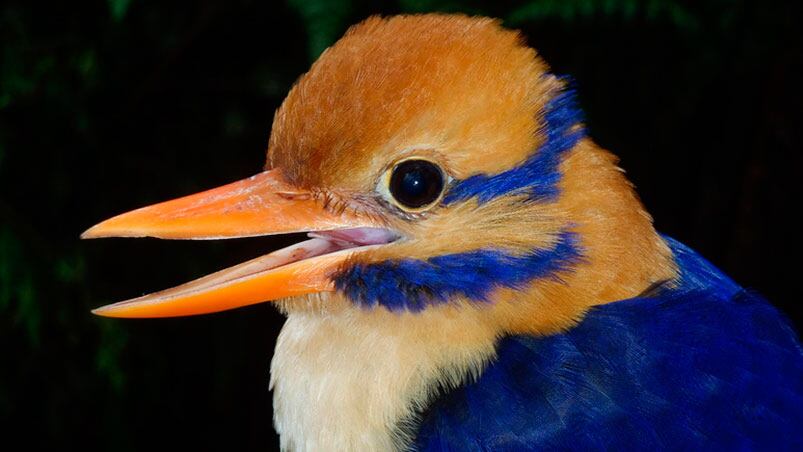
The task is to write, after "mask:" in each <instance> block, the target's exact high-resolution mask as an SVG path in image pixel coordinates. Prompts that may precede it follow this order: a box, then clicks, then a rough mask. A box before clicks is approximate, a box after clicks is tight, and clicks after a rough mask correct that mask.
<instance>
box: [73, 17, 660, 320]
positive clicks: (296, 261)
mask: <svg viewBox="0 0 803 452" xmlns="http://www.w3.org/2000/svg"><path fill="white" fill-rule="evenodd" d="M301 231H307V232H310V236H311V238H310V239H309V240H307V241H304V242H302V243H299V244H297V245H294V246H291V247H289V248H286V249H283V250H279V251H276V252H274V253H271V254H268V255H266V256H263V257H260V258H257V259H255V260H253V261H250V262H247V263H244V264H241V265H238V266H235V267H233V268H230V269H227V270H223V271H221V272H218V273H215V274H212V275H209V276H206V277H204V278H201V279H199V280H196V281H193V282H191V283H188V284H185V285H183V286H179V287H176V288H174V289H169V290H166V291H163V292H159V293H155V294H151V295H147V296H144V297H141V298H138V299H134V300H130V301H124V302H121V303H117V304H113V305H110V306H106V307H103V308H100V309H98V310H96V311H95V312H96V313H97V314H100V315H106V316H112V317H160V316H175V315H187V314H198V313H206V312H213V311H219V310H224V309H230V308H234V307H238V306H243V305H247V304H253V303H258V302H263V301H268V300H282V303H283V306H284V308H285V309H287V310H291V311H292V310H304V309H310V306H314V307H315V309H321V310H324V311H326V310H343V309H358V310H366V309H367V310H387V311H400V312H408V313H413V314H423V313H426V312H427V311H429V310H432V309H444V307H446V306H448V309H457V310H460V309H471V310H479V311H482V312H484V313H485V314H486V315H487V316H488V317H489V318H494V319H496V320H495V321H498V322H501V323H502V324H503V328H504V329H507V330H521V329H535V330H540V331H543V330H548V329H554V328H560V327H563V326H566V325H567V324H568V323H569V322H571V321H573V320H574V319H576V318H577V317H578V316H580V315H581V314H582V312H583V311H584V309H585V308H587V307H588V306H591V305H593V304H596V303H602V302H606V301H612V300H616V299H620V298H623V297H625V296H632V295H635V294H637V293H638V292H639V291H640V290H643V289H645V288H646V287H647V286H649V285H650V284H651V283H654V282H656V281H659V280H662V279H666V278H668V277H671V275H672V272H673V266H672V263H671V258H670V257H669V251H668V249H667V248H666V246H665V245H664V244H663V242H662V241H661V239H660V238H659V237H658V236H657V235H656V234H655V231H654V230H653V228H652V225H651V221H650V219H649V216H648V215H647V214H646V213H644V211H643V209H642V208H641V205H640V203H639V202H638V200H637V198H636V196H635V195H634V194H633V191H632V188H631V187H630V185H629V184H628V183H627V181H626V180H625V179H624V177H623V175H622V174H621V172H620V171H619V170H618V169H617V168H616V165H615V159H614V158H613V157H612V156H611V155H610V154H608V153H607V152H605V151H602V150H600V149H599V148H597V147H596V146H595V145H594V144H593V143H592V142H591V141H590V140H589V139H588V138H587V137H586V136H585V134H584V127H583V124H582V118H581V115H580V112H579V110H578V107H577V105H576V103H575V99H574V97H573V94H572V91H571V90H570V89H568V87H567V86H566V82H565V81H563V80H562V79H560V78H559V77H556V76H553V75H551V74H550V73H549V70H548V67H547V65H546V64H545V63H544V62H543V61H542V60H541V59H540V58H538V57H537V55H536V53H535V51H534V50H532V49H531V48H529V47H527V46H526V45H524V44H523V42H522V39H521V37H520V35H519V34H518V33H516V32H513V31H509V30H505V29H503V28H502V27H500V26H499V24H498V23H497V22H496V21H493V20H489V19H480V18H470V17H465V16H446V15H424V16H399V17H393V18H389V19H382V18H371V19H368V20H366V21H365V22H363V23H362V24H360V25H357V26H355V27H353V28H352V29H350V30H349V31H348V32H347V33H346V35H345V36H344V37H343V38H342V39H341V40H340V41H338V42H337V43H336V44H335V45H334V46H332V47H331V48H329V49H328V50H326V51H325V52H324V53H323V55H322V56H321V57H320V59H319V60H318V61H317V62H316V63H315V64H313V66H312V68H311V69H310V71H309V72H308V73H307V74H305V75H304V76H302V77H301V79H300V80H299V81H298V83H297V84H296V85H295V86H294V87H293V88H292V90H291V91H290V93H289V95H288V96H287V99H286V100H285V101H284V103H283V105H282V106H281V107H280V108H279V110H278V111H277V113H276V115H275V118H274V122H273V129H272V132H271V137H270V142H269V148H268V163H267V166H266V170H265V171H264V172H262V173H259V174H257V175H256V176H253V177H251V178H249V179H245V180H242V181H239V182H235V183H233V184H230V185H227V186H224V187H220V188H217V189H213V190H210V191H206V192H203V193H199V194H196V195H192V196H188V197H184V198H180V199H176V200H173V201H168V202H165V203H161V204H157V205H153V206H149V207H145V208H142V209H139V210H135V211H132V212H129V213H126V214H123V215H120V216H117V217H114V218H112V219H110V220H107V221H105V222H102V223H100V224H99V225H97V226H95V227H93V228H91V229H89V230H88V231H87V232H85V233H84V237H86V238H95V237H110V236H126V237H141V236H152V237H160V238H172V239H219V238H230V237H244V236H258V235H269V234H281V233H290V232H301Z"/></svg>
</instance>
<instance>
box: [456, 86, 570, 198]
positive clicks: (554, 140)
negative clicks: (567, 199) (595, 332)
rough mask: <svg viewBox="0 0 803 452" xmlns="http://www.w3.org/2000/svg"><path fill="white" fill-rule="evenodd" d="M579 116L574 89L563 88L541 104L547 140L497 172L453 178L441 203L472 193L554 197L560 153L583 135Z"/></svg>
mask: <svg viewBox="0 0 803 452" xmlns="http://www.w3.org/2000/svg"><path fill="white" fill-rule="evenodd" d="M582 120H583V115H582V112H581V111H580V109H579V108H578V106H577V101H576V98H575V93H574V91H573V90H571V89H567V90H565V91H562V92H561V93H559V94H558V95H556V96H555V97H554V98H552V99H551V100H550V101H549V102H548V103H547V105H546V107H544V130H543V133H544V135H545V137H546V140H545V141H544V144H542V145H541V146H540V147H539V148H538V149H537V150H536V152H534V153H533V155H531V156H530V157H529V158H528V159H527V161H525V162H524V163H523V164H521V165H519V166H517V167H516V168H513V169H510V170H508V171H504V172H502V173H499V174H495V175H487V174H477V175H474V176H471V177H469V178H467V179H464V180H460V181H456V182H454V183H453V185H452V187H451V188H450V189H449V193H447V194H446V196H445V197H444V199H443V203H444V204H446V205H449V204H452V203H455V202H458V201H465V200H467V199H470V198H472V197H475V196H476V197H477V200H478V201H479V202H480V203H483V202H487V201H490V200H491V199H494V198H496V197H499V196H502V195H506V194H509V193H513V192H525V193H529V195H530V197H531V198H533V199H537V200H540V199H544V200H550V199H554V197H555V196H557V194H558V187H557V185H558V182H559V181H560V172H559V171H558V167H559V165H560V161H561V156H562V155H563V154H564V153H565V152H566V151H568V150H570V149H572V148H573V147H574V146H575V145H576V144H577V142H578V141H580V139H581V138H582V137H583V136H584V135H585V131H584V129H583V127H582V124H581V123H582Z"/></svg>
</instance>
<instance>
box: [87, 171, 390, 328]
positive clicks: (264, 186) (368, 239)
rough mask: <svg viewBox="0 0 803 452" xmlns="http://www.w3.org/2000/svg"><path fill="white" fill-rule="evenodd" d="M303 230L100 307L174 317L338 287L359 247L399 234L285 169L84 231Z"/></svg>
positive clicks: (182, 235) (201, 234)
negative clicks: (249, 256) (294, 239)
mask: <svg viewBox="0 0 803 452" xmlns="http://www.w3.org/2000/svg"><path fill="white" fill-rule="evenodd" d="M303 231H308V232H312V234H310V235H311V236H312V238H311V239H310V240H307V241H304V242H301V243H298V244H296V245H293V246H290V247H288V248H284V249H282V250H279V251H276V252H273V253H271V254H268V255H265V256H262V257H259V258H257V259H254V260H251V261H248V262H245V263H243V264H240V265H236V266H234V267H231V268H228V269H225V270H221V271H219V272H217V273H213V274H211V275H208V276H205V277H203V278H200V279H197V280H195V281H192V282H189V283H186V284H183V285H181V286H178V287H174V288H172V289H168V290H165V291H162V292H157V293H153V294H150V295H145V296H143V297H139V298H135V299H132V300H127V301H122V302H119V303H115V304H112V305H108V306H104V307H101V308H98V309H96V310H94V311H93V312H94V313H95V314H97V315H101V316H107V317H174V316H183V315H193V314H204V313H209V312H217V311H223V310H226V309H233V308H237V307H240V306H246V305H250V304H255V303H260V302H263V301H270V300H277V299H281V298H286V297H291V296H296V295H303V294H307V293H312V292H323V291H332V290H334V287H333V282H332V280H331V276H332V274H333V273H334V272H336V271H337V270H338V269H339V268H340V266H341V264H342V263H343V261H344V260H346V259H347V258H348V257H349V256H350V255H351V254H352V253H353V252H355V251H357V249H358V248H363V247H369V246H375V245H381V244H384V243H388V242H391V241H393V240H395V238H396V236H395V234H393V233H392V232H390V231H388V230H387V229H385V228H383V227H382V224H379V222H378V220H376V219H374V218H372V217H370V216H366V215H363V214H360V213H357V211H356V210H353V209H342V210H341V209H337V210H333V209H328V208H327V206H326V205H325V204H324V203H322V202H321V201H320V200H318V199H316V197H315V196H313V195H312V194H311V193H309V192H304V191H299V190H297V189H295V188H293V187H292V186H290V185H289V184H288V183H287V182H285V181H284V180H283V178H282V176H281V173H280V172H279V171H278V170H271V171H265V172H263V173H260V174H257V175H256V176H253V177H251V178H248V179H245V180H241V181H238V182H234V183H232V184H228V185H225V186H222V187H219V188H215V189H212V190H208V191H205V192H201V193H197V194H194V195H190V196H186V197H183V198H178V199H174V200H172V201H167V202H163V203H159V204H155V205H152V206H148V207H143V208H141V209H137V210H134V211H131V212H128V213H124V214H122V215H118V216H116V217H113V218H111V219H109V220H106V221H104V222H102V223H100V224H98V225H95V226H93V227H92V228H90V229H88V230H87V231H86V232H84V233H83V234H82V235H81V237H82V238H85V239H88V238H100V237H158V238H165V239H223V238H234V237H248V236H261V235H271V234H284V233H291V232H303Z"/></svg>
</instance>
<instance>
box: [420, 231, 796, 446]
mask: <svg viewBox="0 0 803 452" xmlns="http://www.w3.org/2000/svg"><path fill="white" fill-rule="evenodd" d="M669 242H670V245H671V247H672V250H673V252H674V254H675V258H676V260H677V262H678V264H679V266H680V269H681V277H680V282H679V285H677V286H674V287H673V286H669V285H666V286H664V287H660V288H658V289H657V290H653V291H651V292H650V293H649V294H645V295H644V296H642V297H639V298H634V299H630V300H623V301H619V302H615V303H610V304H606V305H602V306H598V307H596V308H593V309H592V310H591V311H590V312H589V313H588V315H587V316H586V318H585V319H584V320H583V321H582V322H581V323H580V324H579V325H578V326H577V327H575V328H573V329H571V330H569V331H567V332H565V333H563V334H559V335H555V336H549V337H540V338H539V337H534V336H515V337H508V338H505V339H503V340H501V341H500V343H499V344H498V359H497V360H496V361H495V362H494V363H492V364H491V365H490V366H489V367H488V368H487V369H486V371H485V372H484V373H483V374H482V376H481V377H480V378H479V379H478V380H477V381H476V382H474V383H471V384H468V385H466V386H465V387H462V388H459V389H456V390H453V391H451V392H449V393H447V394H445V395H443V396H441V397H440V398H439V399H438V400H436V401H435V402H434V403H433V404H432V405H431V406H430V408H429V409H428V410H427V411H426V412H424V413H422V416H423V421H422V423H421V425H420V429H419V431H418V434H417V438H416V447H417V448H419V449H421V450H454V451H472V450H494V451H497V450H498V451H504V450H511V451H514V450H515V451H518V450H556V449H561V450H585V449H594V450H599V449H605V450H632V449H648V448H650V449H662V450H663V449H677V450H700V449H703V450H711V449H726V450H744V449H760V450H801V449H803V434H801V432H800V429H801V428H803V354H802V353H801V348H800V345H799V344H798V342H797V338H796V335H795V333H794V332H793V331H792V329H791V328H790V327H789V325H788V323H787V321H786V320H785V319H784V318H783V316H782V315H781V314H779V313H778V312H777V311H776V310H775V309H774V308H773V307H772V306H770V305H769V304H768V303H767V302H766V301H765V300H764V299H762V298H761V297H760V296H758V295H756V294H753V293H751V292H748V291H745V290H743V289H741V288H740V287H739V286H738V285H737V284H735V283H734V282H733V281H731V280H730V279H729V278H728V277H727V276H725V275H723V274H722V273H721V272H719V271H718V270H717V269H716V268H715V267H713V266H712V265H711V264H709V263H708V262H706V261H705V260H704V259H703V258H701V257H700V256H698V255H697V254H696V253H694V252H693V251H691V250H690V249H688V248H686V247H685V246H683V245H681V244H679V243H677V242H674V241H672V240H669Z"/></svg>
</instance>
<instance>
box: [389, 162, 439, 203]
mask: <svg viewBox="0 0 803 452" xmlns="http://www.w3.org/2000/svg"><path fill="white" fill-rule="evenodd" d="M443 185H444V183H443V172H442V171H441V169H440V168H438V166H437V165H435V164H434V163H432V162H429V161H427V160H413V159H411V160H405V161H403V162H401V163H399V164H398V165H396V167H395V168H393V173H392V174H391V176H390V183H389V185H388V189H389V190H390V194H391V195H393V198H394V199H396V201H398V202H399V204H401V205H402V206H404V207H407V208H410V209H418V208H421V207H424V206H427V205H429V204H432V203H433V202H435V201H436V200H437V199H438V198H439V197H440V195H441V192H442V191H443Z"/></svg>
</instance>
